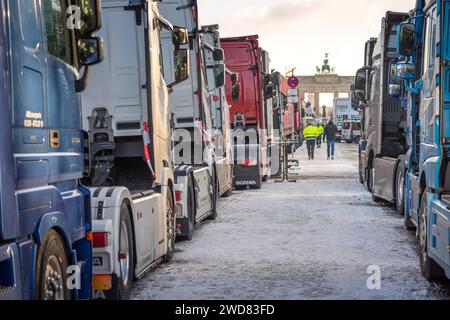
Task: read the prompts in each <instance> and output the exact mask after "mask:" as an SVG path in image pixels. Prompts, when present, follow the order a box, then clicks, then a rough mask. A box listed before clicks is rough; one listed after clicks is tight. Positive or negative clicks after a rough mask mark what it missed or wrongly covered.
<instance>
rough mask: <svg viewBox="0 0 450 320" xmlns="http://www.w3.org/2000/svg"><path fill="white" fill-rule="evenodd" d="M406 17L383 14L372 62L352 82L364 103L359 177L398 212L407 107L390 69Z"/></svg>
mask: <svg viewBox="0 0 450 320" xmlns="http://www.w3.org/2000/svg"><path fill="white" fill-rule="evenodd" d="M406 19H408V14H406V13H397V12H387V13H386V16H385V17H384V18H383V19H382V22H381V32H380V36H379V37H378V40H377V42H376V43H375V45H374V46H373V53H372V59H370V61H371V65H370V66H365V67H363V68H361V69H360V70H358V72H357V74H356V81H355V89H356V91H355V92H356V93H357V95H358V96H359V98H360V99H359V100H360V101H361V102H362V103H363V105H364V138H365V148H364V150H361V152H360V176H361V178H362V181H363V182H364V183H365V185H366V187H367V189H368V190H369V191H370V192H371V193H372V196H373V198H374V200H375V201H388V202H392V203H395V204H397V209H398V211H399V212H400V213H402V212H403V209H402V203H403V201H402V199H403V191H402V189H401V188H399V187H398V185H399V186H401V185H402V179H403V177H404V163H405V158H406V152H407V150H408V144H407V141H406V139H405V123H406V122H405V121H406V110H405V108H404V106H403V105H402V103H401V100H400V99H399V97H398V96H397V95H395V94H393V93H394V92H392V91H391V90H393V88H394V85H396V84H397V80H398V79H397V78H396V77H395V75H394V74H393V72H392V71H393V66H394V65H395V63H396V61H397V59H398V58H399V54H398V53H397V50H396V45H397V42H396V39H397V28H398V26H399V25H400V24H401V23H402V22H403V21H405V20H406ZM370 51H372V50H370ZM366 52H367V48H366ZM366 60H367V59H366ZM361 96H362V97H361Z"/></svg>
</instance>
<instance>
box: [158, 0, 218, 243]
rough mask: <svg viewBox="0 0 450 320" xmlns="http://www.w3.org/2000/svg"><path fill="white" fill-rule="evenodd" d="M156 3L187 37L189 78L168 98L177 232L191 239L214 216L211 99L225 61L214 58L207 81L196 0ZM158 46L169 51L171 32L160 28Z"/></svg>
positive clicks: (168, 66) (169, 65) (168, 68)
mask: <svg viewBox="0 0 450 320" xmlns="http://www.w3.org/2000/svg"><path fill="white" fill-rule="evenodd" d="M158 8H159V10H160V12H161V14H162V15H163V16H164V17H166V18H167V19H169V20H170V21H172V22H173V23H174V24H176V25H177V26H180V27H183V28H186V29H187V30H188V33H189V39H190V41H189V45H188V46H187V47H186V48H187V49H189V52H190V59H189V69H190V77H189V78H188V79H187V80H185V81H183V82H181V83H179V84H177V85H176V86H174V87H172V88H171V89H172V91H171V94H170V102H169V103H170V107H171V113H172V126H173V129H174V135H173V137H174V140H173V143H174V148H173V150H174V151H173V161H174V164H175V172H174V174H175V192H176V203H177V217H176V220H177V224H176V232H177V237H178V238H180V239H184V240H191V239H192V233H193V230H194V227H195V225H196V224H198V223H199V222H201V221H203V220H205V219H211V220H214V219H216V217H217V199H218V196H219V183H218V167H217V159H216V157H215V145H214V143H213V141H212V140H213V139H212V132H213V115H212V106H211V98H212V95H213V93H214V90H216V89H217V88H220V87H223V86H224V85H225V65H224V64H223V63H220V61H216V62H215V64H214V66H213V69H214V75H215V81H211V82H214V83H211V82H209V83H208V75H207V68H206V60H205V55H204V50H203V49H204V44H203V41H202V33H201V29H200V24H199V21H198V7H197V1H191V0H163V1H160V2H158ZM162 51H163V56H164V57H167V56H169V55H168V54H169V53H170V52H172V51H173V43H172V36H171V34H170V33H169V32H163V45H162ZM214 51H215V50H214V49H213V51H212V53H214ZM217 53H218V52H217ZM218 58H220V53H219V57H218ZM216 60H220V59H216ZM174 70H176V66H175V65H174V60H173V59H167V61H164V73H165V74H173V73H174Z"/></svg>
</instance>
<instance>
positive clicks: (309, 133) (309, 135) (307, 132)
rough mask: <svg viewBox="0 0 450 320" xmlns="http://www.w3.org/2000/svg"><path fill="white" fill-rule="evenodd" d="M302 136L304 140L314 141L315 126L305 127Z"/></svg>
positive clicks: (315, 135)
mask: <svg viewBox="0 0 450 320" xmlns="http://www.w3.org/2000/svg"><path fill="white" fill-rule="evenodd" d="M303 136H304V137H305V139H306V140H308V139H315V138H316V137H317V129H316V127H315V126H307V127H306V128H305V129H303Z"/></svg>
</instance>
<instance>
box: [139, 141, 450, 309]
mask: <svg viewBox="0 0 450 320" xmlns="http://www.w3.org/2000/svg"><path fill="white" fill-rule="evenodd" d="M337 148H338V150H337V159H336V160H334V161H331V160H330V161H327V160H326V154H325V149H324V148H322V149H321V150H319V151H318V154H317V156H316V160H314V161H309V160H307V159H306V158H307V157H306V150H300V151H298V152H297V154H296V157H297V158H298V159H300V160H301V167H302V169H301V178H300V181H298V182H297V183H283V184H277V183H274V182H269V183H267V184H265V185H264V187H263V189H262V190H260V191H245V192H236V193H235V194H234V195H233V196H232V197H231V198H228V199H223V200H221V203H220V211H219V218H218V219H217V221H215V222H206V223H203V224H202V225H201V226H200V227H199V228H198V230H197V231H196V233H195V238H194V240H193V241H192V242H190V243H188V242H184V243H179V244H178V247H177V253H176V256H175V257H174V259H173V261H172V262H171V263H170V264H168V265H162V266H160V267H158V268H157V269H156V270H154V271H153V272H152V273H150V274H149V275H148V276H147V277H146V278H144V279H142V280H141V281H139V282H138V283H136V285H135V289H134V290H133V294H132V297H133V298H134V299H244V300H245V299H446V298H448V297H449V296H450V294H449V292H450V291H449V289H448V288H449V286H448V284H443V285H442V284H436V283H429V282H427V281H426V280H424V279H423V278H422V277H421V274H420V268H419V264H418V263H419V261H418V257H417V254H416V250H417V246H416V241H415V237H414V235H413V234H412V233H409V232H407V231H405V230H403V219H402V217H400V216H398V215H397V214H396V213H395V212H394V211H393V210H391V209H390V208H389V207H388V206H382V205H377V204H374V203H373V202H372V199H371V197H370V195H369V194H368V193H367V192H366V191H365V190H364V188H363V187H362V186H361V185H360V184H359V183H358V181H357V178H358V176H357V147H356V146H355V145H347V144H339V145H338V146H337ZM368 268H373V269H371V270H378V268H379V270H380V272H381V273H380V280H381V289H380V290H377V289H375V290H369V289H368V287H367V279H368V278H369V276H370V275H369V274H368V273H367V271H368ZM375 275H376V274H375Z"/></svg>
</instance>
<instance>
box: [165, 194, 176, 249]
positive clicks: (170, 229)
mask: <svg viewBox="0 0 450 320" xmlns="http://www.w3.org/2000/svg"><path fill="white" fill-rule="evenodd" d="M169 197H170V195H169V196H168V197H167V212H166V214H167V252H172V251H173V241H172V239H173V236H174V232H175V229H174V228H175V226H174V221H173V220H174V216H173V210H172V202H171V201H170V199H169Z"/></svg>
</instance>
